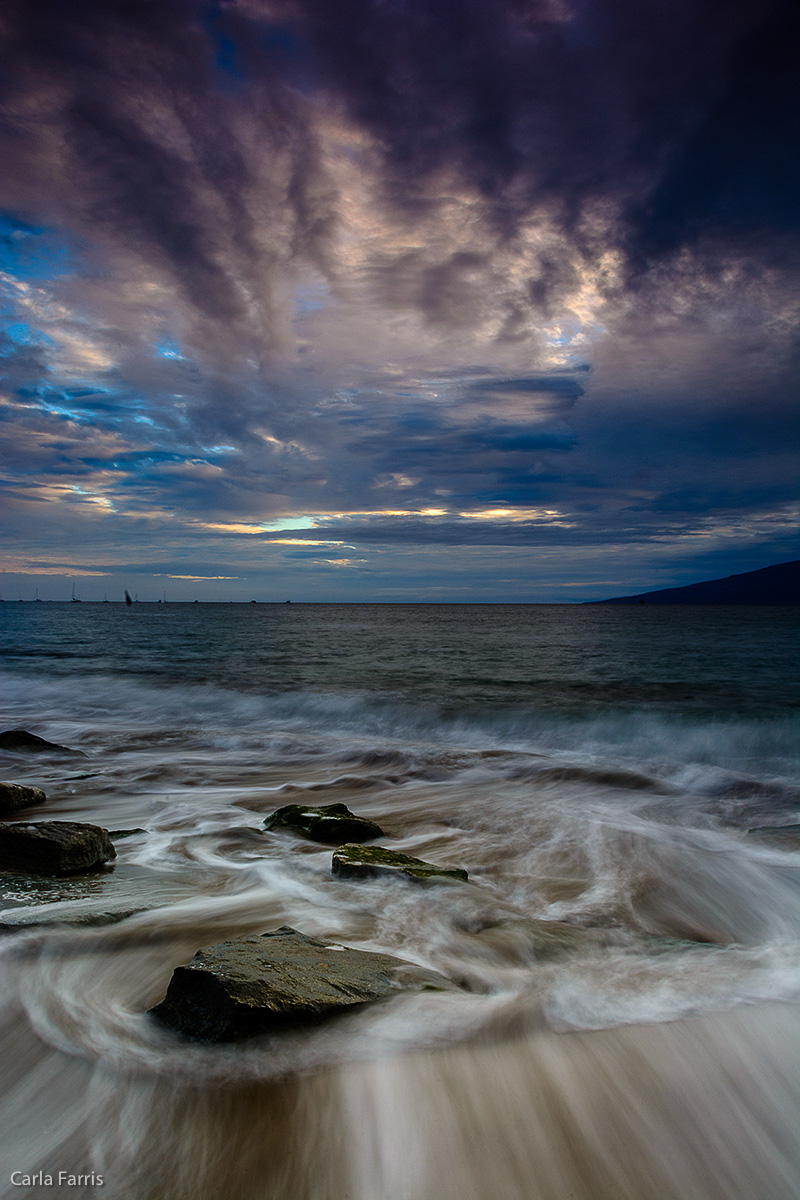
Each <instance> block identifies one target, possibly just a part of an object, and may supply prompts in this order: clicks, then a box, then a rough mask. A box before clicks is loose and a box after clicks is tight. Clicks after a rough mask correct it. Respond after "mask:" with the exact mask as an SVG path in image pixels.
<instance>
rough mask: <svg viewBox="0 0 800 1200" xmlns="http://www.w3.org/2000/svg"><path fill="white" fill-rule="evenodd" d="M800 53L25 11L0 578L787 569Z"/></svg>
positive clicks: (418, 589) (385, 585)
mask: <svg viewBox="0 0 800 1200" xmlns="http://www.w3.org/2000/svg"><path fill="white" fill-rule="evenodd" d="M797 33H798V13H797V9H796V6H795V5H794V4H792V3H790V2H789V0H768V2H767V3H764V4H761V5H759V6H758V7H754V6H753V5H752V3H744V0H728V2H726V3H722V2H721V0H720V2H719V3H717V2H716V0H714V2H713V3H710V4H707V5H705V6H704V7H699V6H698V5H697V4H695V3H689V2H688V0H687V2H683V0H676V2H674V3H671V4H669V5H666V4H661V3H657V2H656V0H646V2H645V3H641V2H640V0H637V2H634V0H575V2H574V3H573V2H570V0H497V2H496V3H492V4H486V3H485V2H484V0H392V2H391V3H386V2H384V0H339V2H337V3H335V4H332V3H330V0H285V2H284V0H275V2H270V0H227V2H225V0H221V2H215V3H210V2H205V0H76V2H75V3H69V4H64V3H61V2H60V0H7V2H6V4H5V5H4V6H3V9H2V12H0V55H2V61H1V62H0V105H1V106H2V113H1V114H0V115H1V116H2V121H0V155H2V161H3V164H4V169H3V174H2V179H1V180H0V205H2V206H3V209H4V214H5V215H4V216H3V218H2V225H0V284H2V296H3V301H2V305H3V312H2V316H3V324H4V328H5V332H3V333H2V335H0V363H1V364H2V366H3V376H4V390H3V392H2V394H1V395H0V414H2V417H3V421H2V434H3V447H4V449H3V462H4V466H5V469H4V473H3V474H4V478H3V481H2V494H3V495H4V497H5V511H6V512H7V513H8V514H9V519H8V523H7V527H8V530H9V547H10V551H11V557H10V558H9V563H8V567H9V571H11V572H13V573H14V574H13V578H14V580H15V581H16V579H17V576H19V578H20V579H21V580H24V579H25V578H26V577H27V576H28V575H31V576H32V575H40V574H43V573H44V574H47V573H49V574H53V575H59V574H62V575H78V574H80V573H81V572H83V573H86V574H92V575H97V576H104V577H105V578H106V579H107V580H110V581H113V582H112V583H110V584H109V586H114V587H117V586H118V584H119V583H120V581H121V580H122V579H123V578H125V577H127V575H128V574H137V575H140V576H142V575H144V576H152V577H153V579H154V580H155V579H156V578H158V579H161V578H163V577H165V576H171V577H172V578H175V579H176V580H183V581H184V585H185V587H187V588H189V587H194V586H195V584H196V583H198V582H199V581H200V580H202V579H208V580H210V581H212V582H213V587H211V585H209V586H210V587H211V590H210V591H208V592H207V593H204V594H208V595H212V594H213V595H217V596H219V597H220V598H222V597H227V596H231V597H235V598H244V597H245V596H246V595H249V592H250V590H251V589H252V588H253V587H255V586H257V587H258V588H259V589H261V590H262V591H263V590H264V589H265V588H268V587H274V588H276V589H278V590H279V591H280V593H282V592H283V591H286V590H287V589H288V590H291V591H293V592H295V593H297V592H298V591H300V592H302V594H305V595H308V596H309V598H311V597H312V596H313V597H314V598H326V597H328V596H329V597H330V598H348V597H349V598H354V599H358V598H365V599H368V598H371V597H374V598H377V599H381V598H384V599H386V598H404V597H405V598H413V597H414V596H415V595H424V596H426V597H429V596H435V595H439V594H441V595H442V596H443V597H446V595H447V594H449V593H448V589H450V590H451V591H452V592H453V595H454V598H473V597H474V598H498V599H499V598H503V597H504V596H505V595H509V594H510V595H511V596H512V598H517V599H525V598H532V599H536V598H540V599H547V598H550V597H552V598H566V597H568V596H569V597H572V596H574V595H576V593H578V596H579V595H580V594H579V592H578V590H579V588H580V587H581V586H583V588H584V594H585V595H586V596H589V595H596V594H600V593H602V592H603V589H604V588H605V587H606V586H608V588H609V589H610V590H611V591H614V592H618V591H619V588H620V584H621V583H624V581H625V580H626V579H629V580H630V583H631V585H632V586H633V587H635V588H637V589H639V590H640V589H641V588H642V587H644V586H647V585H648V584H650V583H652V584H653V585H656V584H659V585H668V584H669V583H671V582H675V583H680V582H688V581H691V579H693V578H700V577H703V575H704V574H707V573H709V572H711V573H723V570H724V569H725V568H726V567H730V569H731V570H735V569H743V570H744V569H748V568H749V567H751V566H761V565H765V564H766V563H768V562H771V561H777V560H779V559H781V558H788V557H792V556H793V554H794V553H796V550H795V548H794V546H793V544H792V541H791V537H792V529H793V521H794V516H793V513H794V510H793V508H792V507H791V506H792V502H793V498H794V496H795V494H796V492H795V473H794V461H795V460H793V458H792V455H791V447H792V442H793V439H794V438H795V436H796V433H795V426H794V423H793V420H792V405H793V402H794V397H795V394H796V378H797V373H796V363H797V359H796V335H797V324H798V315H797V306H796V296H797V287H798V274H799V273H800V272H798V257H797V236H796V235H797V222H796V212H795V207H796V200H795V198H796V195H797V190H798V189H797V182H798V181H797V170H798V168H797V155H796V144H797V132H798V130H797V123H798V114H800V97H799V96H798V95H797V90H798V85H797V72H796V69H795V63H796V52H797V45H798V37H797ZM793 151H795V152H793ZM323 535H324V536H323ZM326 539H327V541H326ZM304 542H308V543H309V544H308V545H306V544H303V543H304ZM317 543H318V544H317ZM65 546H69V547H70V555H69V556H68V557H66V558H65V555H64V547H65ZM156 547H158V553H156V552H155V549H156ZM433 547H438V549H436V551H435V553H433V552H429V549H428V548H433ZM448 547H451V548H452V549H449V550H448V549H446V548H448ZM470 547H476V548H477V547H481V548H487V547H492V548H493V550H492V555H491V561H490V556H489V555H488V553H487V552H486V551H485V550H483V553H482V555H477V554H476V553H473V552H472V551H471V550H469V548H470ZM632 547H635V548H636V555H635V556H634V557H632V551H631V548H632ZM443 548H444V549H443ZM526 554H527V557H526ZM496 556H499V557H496ZM533 563H535V564H536V569H535V577H536V580H537V583H536V586H532V585H531V583H530V582H529V579H530V576H531V573H532V572H531V564H533ZM168 568H169V569H168ZM469 572H472V573H473V575H472V580H473V582H472V583H471V584H470V583H469V581H468V580H467V576H468V573H469ZM331 577H335V579H336V581H337V582H336V583H335V584H333V583H332V582H331ZM9 578H11V576H9ZM231 579H235V580H237V581H238V582H237V583H236V585H235V586H234V584H232V583H231V582H230V580H231ZM465 580H466V581H465ZM101 584H102V579H98V583H97V588H99V589H100V590H104V589H103V588H102V587H101ZM20 586H23V584H22V583H21V584H20ZM25 586H27V585H25ZM154 586H155V585H154ZM177 586H179V585H177V584H176V587H177ZM180 586H183V585H180ZM559 587H561V591H558V589H559ZM404 589H405V590H404ZM470 589H471V590H470ZM96 590H97V589H96ZM187 594H188V593H187Z"/></svg>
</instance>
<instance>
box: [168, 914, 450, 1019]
mask: <svg viewBox="0 0 800 1200" xmlns="http://www.w3.org/2000/svg"><path fill="white" fill-rule="evenodd" d="M452 986H453V985H452V984H450V983H449V981H448V980H447V979H445V978H444V977H443V976H441V975H437V974H436V973H435V972H433V971H426V970H424V969H423V968H422V967H417V966H414V964H412V963H407V962H404V961H403V960H402V959H399V958H392V957H391V956H390V955H388V954H372V953H368V952H367V951H364V950H350V949H348V948H347V947H346V946H338V945H331V944H330V943H327V942H323V941H320V940H319V939H318V938H313V937H307V936H306V935H305V934H302V933H298V932H297V931H296V930H295V929H292V928H290V927H289V926H288V925H283V926H282V927H281V928H280V929H275V930H273V931H272V932H270V933H262V934H256V935H252V936H250V937H242V938H237V939H236V940H235V941H231V942H222V943H220V945H218V946H211V947H209V948H208V949H205V950H198V952H197V954H195V956H194V958H193V959H192V960H191V962H189V963H187V964H186V966H183V967H176V968H175V971H174V972H173V974H172V979H171V980H170V984H169V987H168V988H167V994H166V996H165V997H164V999H163V1000H162V1001H161V1003H160V1004H157V1005H156V1006H155V1008H152V1009H151V1010H150V1012H151V1014H152V1015H153V1016H154V1017H155V1018H156V1019H157V1020H158V1021H159V1022H161V1024H162V1025H166V1026H167V1027H168V1028H169V1029H172V1030H175V1031H176V1032H178V1033H181V1034H183V1035H184V1037H187V1038H189V1039H191V1040H192V1041H201V1042H229V1041H234V1040H236V1039H239V1038H244V1037H251V1036H253V1035H254V1034H259V1033H272V1032H278V1031H280V1030H284V1029H289V1028H292V1027H296V1026H302V1025H309V1024H316V1023H317V1022H319V1021H322V1020H324V1019H326V1018H328V1017H331V1016H334V1015H337V1014H340V1013H344V1012H348V1011H352V1010H353V1009H355V1008H358V1007H359V1006H360V1005H362V1004H367V1003H369V1002H370V1001H373V1000H379V999H380V998H381V997H383V996H387V995H389V994H390V993H392V992H396V991H398V990H400V989H402V988H408V987H423V988H436V989H439V988H441V989H443V990H448V989H450V988H451V987H452Z"/></svg>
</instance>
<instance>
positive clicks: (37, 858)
mask: <svg viewBox="0 0 800 1200" xmlns="http://www.w3.org/2000/svg"><path fill="white" fill-rule="evenodd" d="M116 857H117V852H116V850H115V849H114V846H113V843H112V842H111V839H110V838H109V836H108V831H107V830H105V829H101V828H100V826H99V825H88V824H84V823H83V822H78V821H38V822H35V823H30V824H22V823H19V824H14V825H0V867H2V868H6V869H8V868H11V869H12V870H19V871H28V872H31V873H33V874H35V875H72V874H75V873H76V872H78V871H91V870H92V869H93V868H97V867H100V866H102V864H103V863H105V862H109V861H110V860H111V859H113V858H116Z"/></svg>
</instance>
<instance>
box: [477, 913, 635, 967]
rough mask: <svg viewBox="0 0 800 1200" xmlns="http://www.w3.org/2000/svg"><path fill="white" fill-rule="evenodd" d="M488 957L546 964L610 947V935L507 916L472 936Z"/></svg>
mask: <svg viewBox="0 0 800 1200" xmlns="http://www.w3.org/2000/svg"><path fill="white" fill-rule="evenodd" d="M472 936H473V937H474V938H476V939H477V940H478V942H479V944H480V945H481V946H483V947H485V948H486V950H487V951H489V952H490V953H491V954H496V955H497V956H499V957H502V959H503V960H504V961H506V960H511V961H515V962H519V963H520V964H527V963H530V962H549V961H550V960H552V959H555V958H561V957H563V956H564V955H566V954H578V953H580V952H582V951H586V950H596V949H597V948H598V947H606V946H609V945H613V944H614V941H615V939H614V936H613V933H612V932H609V931H607V930H602V929H583V928H582V927H581V926H579V925H572V924H571V923H570V922H569V921H548V920H544V919H543V918H538V917H508V918H506V919H504V920H502V921H497V922H496V923H495V924H493V925H487V926H485V927H484V928H483V929H480V930H478V931H476V932H475V933H474V934H473V935H472Z"/></svg>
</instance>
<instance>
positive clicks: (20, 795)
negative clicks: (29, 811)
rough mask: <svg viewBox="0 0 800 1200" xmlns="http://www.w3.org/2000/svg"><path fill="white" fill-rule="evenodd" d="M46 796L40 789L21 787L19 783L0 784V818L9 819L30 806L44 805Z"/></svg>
mask: <svg viewBox="0 0 800 1200" xmlns="http://www.w3.org/2000/svg"><path fill="white" fill-rule="evenodd" d="M46 799H47V796H46V795H45V794H44V792H43V791H42V789H41V788H34V787H23V786H22V784H21V783H0V817H11V816H13V815H14V813H17V812H19V811H20V809H22V808H30V806H31V805H32V804H44V802H45V800H46Z"/></svg>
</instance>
